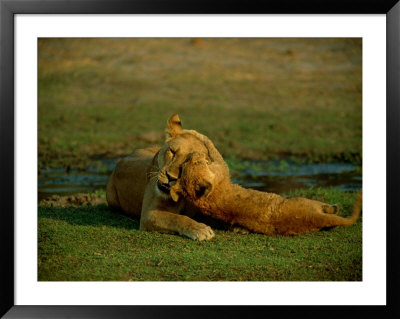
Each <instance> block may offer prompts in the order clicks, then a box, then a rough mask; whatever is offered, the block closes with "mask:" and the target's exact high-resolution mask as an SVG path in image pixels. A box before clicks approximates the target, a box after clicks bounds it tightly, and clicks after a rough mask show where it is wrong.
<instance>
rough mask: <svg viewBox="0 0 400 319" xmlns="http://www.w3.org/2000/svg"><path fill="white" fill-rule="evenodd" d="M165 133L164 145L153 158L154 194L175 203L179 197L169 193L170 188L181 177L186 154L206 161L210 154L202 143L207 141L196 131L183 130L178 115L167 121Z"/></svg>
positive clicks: (208, 149)
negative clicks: (155, 170) (199, 155)
mask: <svg viewBox="0 0 400 319" xmlns="http://www.w3.org/2000/svg"><path fill="white" fill-rule="evenodd" d="M166 133H167V136H166V140H165V143H164V145H163V146H162V147H161V149H160V151H159V153H158V154H157V156H156V158H155V161H156V163H155V164H156V167H157V168H158V171H157V172H156V173H157V183H156V192H157V194H158V195H160V196H162V197H163V198H165V199H169V198H172V199H173V200H174V201H175V202H177V201H178V200H179V195H178V194H177V193H176V192H173V191H172V192H171V188H172V187H173V186H174V185H175V184H176V183H177V182H178V179H179V178H180V177H181V173H182V171H181V166H182V164H183V163H184V162H185V161H186V159H187V156H188V154H191V153H194V152H197V153H199V154H202V155H203V156H204V158H205V159H207V161H211V158H210V154H211V153H210V147H207V146H206V143H205V142H204V139H206V140H208V139H207V138H206V137H205V136H203V135H201V134H199V133H197V132H196V131H192V130H184V129H183V128H182V123H181V121H180V119H179V116H178V114H174V115H173V116H171V117H170V118H169V120H168V121H167V129H166ZM208 141H209V140H208ZM210 143H211V142H210Z"/></svg>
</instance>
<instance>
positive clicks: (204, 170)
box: [174, 153, 362, 235]
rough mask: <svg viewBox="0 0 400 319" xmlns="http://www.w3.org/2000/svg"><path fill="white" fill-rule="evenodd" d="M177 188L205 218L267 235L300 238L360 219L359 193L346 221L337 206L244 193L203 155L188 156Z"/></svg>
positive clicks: (273, 195)
mask: <svg viewBox="0 0 400 319" xmlns="http://www.w3.org/2000/svg"><path fill="white" fill-rule="evenodd" d="M218 165H220V164H218ZM220 166H221V165H220ZM174 188H175V192H177V193H180V194H182V195H183V196H184V198H185V199H186V200H187V201H189V202H190V203H191V204H193V205H194V206H195V207H196V208H197V209H199V210H200V211H201V212H202V213H203V214H205V215H209V216H211V217H213V218H216V219H219V220H222V221H224V222H227V223H229V224H231V225H238V226H241V227H244V228H246V229H248V230H250V231H252V232H255V233H262V234H266V235H278V234H279V235H299V234H305V233H311V232H316V231H318V230H320V229H322V228H327V227H334V226H348V225H351V224H353V223H354V222H355V221H356V220H357V219H358V217H359V215H360V211H361V201H362V198H361V193H360V194H359V196H358V198H357V200H356V203H355V205H354V208H353V214H352V216H351V217H349V218H343V217H340V216H337V215H335V213H336V212H337V210H338V209H337V207H336V206H332V205H329V204H326V203H323V202H319V201H315V200H310V199H307V198H289V199H288V198H284V197H282V196H279V195H276V194H273V193H266V192H260V191H256V190H252V189H245V188H243V187H241V186H239V185H236V184H232V183H231V181H230V177H229V171H227V169H226V166H223V169H218V168H215V167H212V165H211V166H210V165H209V164H207V161H206V158H205V157H204V155H203V154H201V153H193V154H191V155H190V156H188V159H187V160H186V162H185V163H184V164H183V167H182V176H181V179H180V181H179V184H176V185H175V186H174Z"/></svg>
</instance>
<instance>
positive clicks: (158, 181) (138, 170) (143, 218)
mask: <svg viewBox="0 0 400 319" xmlns="http://www.w3.org/2000/svg"><path fill="white" fill-rule="evenodd" d="M167 125H168V128H167V130H166V133H167V138H166V140H165V143H164V145H163V146H162V147H161V148H157V147H156V148H148V149H139V150H136V151H135V152H134V153H133V154H132V155H131V156H129V157H126V158H124V159H122V160H120V161H119V162H118V163H117V166H116V168H115V169H114V171H113V172H112V174H111V176H110V178H109V180H108V183H107V189H106V198H107V202H108V205H109V206H111V207H113V208H116V209H121V210H123V211H124V212H125V213H127V214H129V215H133V216H137V217H139V216H140V229H141V230H148V231H159V232H164V233H178V234H180V235H183V236H187V237H189V238H192V239H195V240H207V239H211V238H212V237H214V232H213V231H212V229H211V228H210V227H209V226H207V225H205V224H203V223H199V222H196V221H195V220H193V219H192V218H190V217H188V216H186V215H181V214H180V213H182V212H183V211H184V210H185V212H186V213H190V212H189V210H190V209H189V208H188V207H186V206H185V201H184V199H181V198H180V196H179V195H178V194H177V193H175V192H173V191H171V188H172V186H174V185H175V184H176V182H177V180H178V178H179V177H180V169H181V165H182V163H183V162H184V161H185V160H186V158H187V155H188V154H190V153H193V152H197V153H201V154H204V156H205V158H206V159H207V163H208V164H209V165H211V166H210V167H215V168H216V169H224V168H225V162H224V161H223V159H222V157H221V156H220V154H219V153H218V152H217V151H216V149H215V147H214V145H213V144H212V142H211V141H210V140H209V139H208V138H207V137H206V136H204V135H202V134H200V133H198V132H196V131H193V130H184V129H183V128H182V123H181V121H180V119H179V116H178V115H177V114H175V115H173V116H171V118H170V119H169V120H168V122H167ZM219 164H220V165H221V167H222V168H219V167H218V165H219Z"/></svg>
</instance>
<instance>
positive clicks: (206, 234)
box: [183, 223, 215, 240]
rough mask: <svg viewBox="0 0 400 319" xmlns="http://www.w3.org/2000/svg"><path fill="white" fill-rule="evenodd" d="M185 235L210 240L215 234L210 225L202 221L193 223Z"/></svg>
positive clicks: (195, 238) (194, 238)
mask: <svg viewBox="0 0 400 319" xmlns="http://www.w3.org/2000/svg"><path fill="white" fill-rule="evenodd" d="M183 235H185V236H187V237H189V238H191V239H193V240H209V239H211V238H213V237H214V236H215V234H214V232H213V230H212V229H211V227H210V226H207V225H205V224H201V223H197V224H196V225H193V226H192V227H191V228H190V229H187V230H186V231H185V232H184V233H183Z"/></svg>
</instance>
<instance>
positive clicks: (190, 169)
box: [171, 152, 220, 201]
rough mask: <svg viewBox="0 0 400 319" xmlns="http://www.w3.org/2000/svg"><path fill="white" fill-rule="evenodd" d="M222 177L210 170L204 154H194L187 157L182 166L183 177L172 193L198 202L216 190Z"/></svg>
mask: <svg viewBox="0 0 400 319" xmlns="http://www.w3.org/2000/svg"><path fill="white" fill-rule="evenodd" d="M219 177H220V175H219V174H218V173H214V172H213V171H212V170H211V169H210V162H209V160H208V159H207V157H206V156H205V154H203V153H199V152H194V153H191V154H189V155H188V156H187V158H186V161H185V162H184V163H183V165H182V175H181V177H180V179H179V183H177V184H176V185H175V186H174V187H173V188H172V190H171V192H172V193H177V194H180V195H183V196H184V197H186V198H188V199H189V200H192V201H196V200H198V199H199V198H201V197H205V198H207V197H208V196H209V195H210V194H211V193H212V191H213V190H214V185H215V183H217V182H218V179H219Z"/></svg>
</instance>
